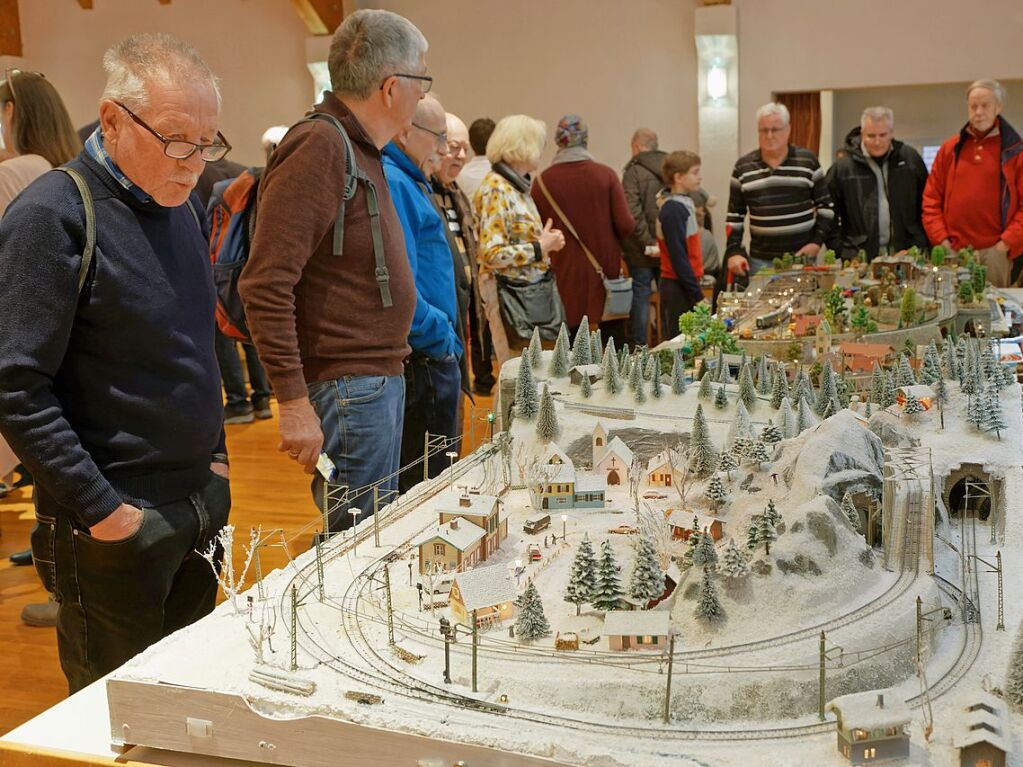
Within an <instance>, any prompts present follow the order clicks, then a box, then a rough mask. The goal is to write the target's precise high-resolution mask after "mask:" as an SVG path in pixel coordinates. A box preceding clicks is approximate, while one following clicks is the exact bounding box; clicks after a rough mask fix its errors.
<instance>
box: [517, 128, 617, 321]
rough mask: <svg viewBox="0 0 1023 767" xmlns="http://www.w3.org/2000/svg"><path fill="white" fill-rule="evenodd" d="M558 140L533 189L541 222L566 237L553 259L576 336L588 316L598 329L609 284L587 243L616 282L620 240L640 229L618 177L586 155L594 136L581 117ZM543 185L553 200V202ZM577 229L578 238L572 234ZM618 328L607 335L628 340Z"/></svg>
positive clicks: (559, 132)
mask: <svg viewBox="0 0 1023 767" xmlns="http://www.w3.org/2000/svg"><path fill="white" fill-rule="evenodd" d="M554 141H555V143H556V144H557V145H558V152H557V154H556V155H555V156H554V160H553V162H552V163H551V165H550V167H549V168H547V169H546V170H545V171H544V172H543V173H541V174H540V177H539V178H538V179H537V183H535V184H533V190H532V195H533V199H534V200H535V201H536V207H537V210H539V212H540V216H541V218H543V219H548V218H552V219H553V220H554V225H555V226H556V227H558V228H559V229H562V230H563V231H564V232H565V247H564V248H563V249H562V250H561V251H560V252H559V253H557V254H556V255H555V256H554V257H553V258H552V259H551V265H552V267H553V269H554V275H555V277H556V278H557V281H558V291H559V293H560V294H561V300H562V303H564V305H565V317H566V320H567V323H568V326H569V328H570V329H571V330H572V331H573V332H574V330H575V328H576V327H578V325H579V324H580V323H581V322H582V318H583V317H584V316H585V317H587V318H588V320H589V325H590V329H591V330H595V329H596V328H597V327H599V326H600V321H601V317H602V315H603V311H604V298H605V291H604V281H603V280H602V279H601V277H600V276H599V275H598V274H597V270H596V269H595V268H594V267H593V265H592V264H591V263H590V259H589V258H588V257H587V256H586V253H585V251H584V249H583V244H585V246H586V248H588V249H589V251H590V252H591V253H592V254H593V256H594V258H595V259H596V261H597V262H598V264H599V265H600V268H601V271H602V272H603V274H604V276H605V277H607V278H608V279H615V278H616V277H618V276H619V275H620V274H621V272H622V247H621V241H622V240H623V239H624V238H625V237H626V236H628V235H629V234H631V233H632V230H633V229H635V228H636V222H635V220H634V219H633V218H632V213H631V212H629V206H628V203H627V202H626V200H625V190H624V189H623V188H622V182H621V181H619V179H618V174H617V173H615V171H614V170H612V169H611V168H609V167H608V166H606V165H602V164H601V163H598V162H597V161H595V160H594V159H593V156H592V155H591V154H590V153H589V151H587V149H586V145H587V143H588V141H589V131H588V129H587V127H586V123H585V122H584V121H583V119H582V118H581V117H579V116H578V115H566V116H565V117H562V118H561V120H559V121H558V127H557V129H556V130H555V132H554ZM540 181H542V182H543V186H545V187H546V189H547V192H548V193H549V194H550V198H552V199H548V196H547V194H545V193H544V191H543V189H542V187H541V184H540ZM552 200H553V202H552ZM555 205H556V206H557V208H558V209H560V211H561V213H558V212H557V210H556V209H555ZM565 219H568V221H566V220H565ZM573 229H574V230H575V235H578V236H575V235H573V234H572V230H573ZM615 324H616V325H619V326H620V327H619V328H606V330H610V331H611V333H612V335H619V336H620V337H619V338H618V339H617V340H618V341H624V340H625V339H624V323H621V322H619V323H615ZM616 330H617V331H619V332H615V331H616Z"/></svg>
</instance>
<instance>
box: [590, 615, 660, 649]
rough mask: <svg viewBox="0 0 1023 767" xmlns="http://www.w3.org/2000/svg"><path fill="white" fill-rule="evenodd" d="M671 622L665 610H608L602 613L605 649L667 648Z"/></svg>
mask: <svg viewBox="0 0 1023 767" xmlns="http://www.w3.org/2000/svg"><path fill="white" fill-rule="evenodd" d="M670 622H671V613H669V612H668V611H667V610H611V611H610V612H608V613H607V614H606V615H605V616H604V636H606V637H607V646H608V649H610V650H619V651H621V650H654V651H657V652H660V651H662V650H666V649H667V647H668V632H669V631H670Z"/></svg>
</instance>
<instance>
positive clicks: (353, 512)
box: [348, 509, 362, 554]
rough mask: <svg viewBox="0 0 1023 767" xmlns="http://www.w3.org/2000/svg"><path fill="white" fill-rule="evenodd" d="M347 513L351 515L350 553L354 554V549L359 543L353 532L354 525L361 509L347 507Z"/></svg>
mask: <svg viewBox="0 0 1023 767" xmlns="http://www.w3.org/2000/svg"><path fill="white" fill-rule="evenodd" d="M348 513H349V514H351V515H352V554H355V553H357V552H356V550H355V547H356V546H357V545H358V543H359V539H358V538H357V537H356V534H355V532H356V531H355V527H356V524H357V522H358V521H359V515H360V514H361V513H362V510H361V509H349V510H348Z"/></svg>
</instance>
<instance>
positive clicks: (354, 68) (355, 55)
mask: <svg viewBox="0 0 1023 767" xmlns="http://www.w3.org/2000/svg"><path fill="white" fill-rule="evenodd" d="M427 47H428V45H427V42H426V38H425V37H423V33H422V32H420V31H419V29H418V28H417V27H416V25H415V24H413V23H412V22H411V21H409V20H408V19H406V18H405V17H404V16H399V15H398V14H397V13H391V12H390V11H380V10H370V9H362V10H358V11H356V12H355V13H353V14H352V15H350V16H348V17H346V18H345V20H344V22H343V23H342V24H341V26H340V27H338V28H337V32H335V33H334V39H333V40H331V42H330V53H329V55H328V57H327V71H329V72H330V84H331V87H332V88H333V89H334V91H335V92H336V93H337V94H338V95H339V96H349V97H351V98H356V99H360V100H363V99H367V98H369V95H370V93H372V92H373V91H374V90H375V89H376V88H379V87H380V83H381V82H383V80H384V78H386V77H390V76H391V75H394V74H399V73H401V74H416V70H417V69H418V68H419V67H420V66H421V60H422V58H423V56H425V55H426V49H427Z"/></svg>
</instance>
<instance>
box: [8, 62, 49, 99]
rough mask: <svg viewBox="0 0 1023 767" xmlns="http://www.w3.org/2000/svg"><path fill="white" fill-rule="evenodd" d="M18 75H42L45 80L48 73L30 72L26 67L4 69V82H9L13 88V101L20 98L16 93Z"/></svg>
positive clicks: (9, 86) (9, 85)
mask: <svg viewBox="0 0 1023 767" xmlns="http://www.w3.org/2000/svg"><path fill="white" fill-rule="evenodd" d="M18 75H35V76H36V77H41V78H43V79H44V80H45V79H46V75H44V74H43V73H42V72H29V71H26V70H24V69H18V68H17V67H10V68H9V69H6V70H4V82H5V83H7V87H8V88H10V89H11V101H17V100H18V97H17V96H16V95H15V93H14V78H16V77H17V76H18Z"/></svg>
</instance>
